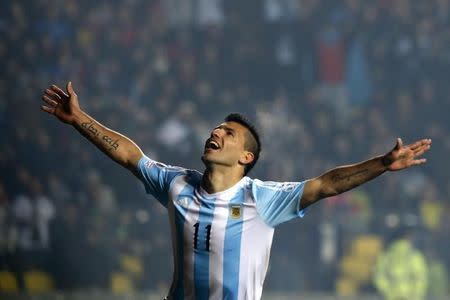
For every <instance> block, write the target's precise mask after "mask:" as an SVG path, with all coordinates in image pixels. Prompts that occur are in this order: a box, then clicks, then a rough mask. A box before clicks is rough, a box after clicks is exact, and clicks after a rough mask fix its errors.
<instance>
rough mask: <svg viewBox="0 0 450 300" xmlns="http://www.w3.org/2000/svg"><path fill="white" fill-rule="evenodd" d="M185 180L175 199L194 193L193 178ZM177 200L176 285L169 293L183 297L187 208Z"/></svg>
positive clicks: (175, 211)
mask: <svg viewBox="0 0 450 300" xmlns="http://www.w3.org/2000/svg"><path fill="white" fill-rule="evenodd" d="M186 181H187V183H188V184H186V186H185V187H184V188H183V190H182V191H181V193H180V194H179V195H178V196H177V200H179V199H181V198H185V197H186V195H192V194H193V193H194V186H195V182H194V180H193V178H191V177H188V178H186ZM186 198H188V199H189V201H188V203H187V205H185V206H186V207H189V204H190V203H191V202H192V200H193V199H192V197H186ZM177 202H178V201H175V202H174V206H175V209H174V216H173V217H174V219H175V227H176V239H177V241H176V247H177V249H176V255H177V257H176V259H177V262H175V263H174V265H175V268H176V267H178V270H176V273H177V275H178V276H177V278H175V282H176V286H175V287H174V290H173V291H171V294H173V299H177V300H178V299H184V284H183V283H184V278H183V275H184V269H183V266H184V262H183V261H184V243H183V231H184V220H185V216H186V214H187V209H186V208H185V207H184V206H182V205H176V203H177Z"/></svg>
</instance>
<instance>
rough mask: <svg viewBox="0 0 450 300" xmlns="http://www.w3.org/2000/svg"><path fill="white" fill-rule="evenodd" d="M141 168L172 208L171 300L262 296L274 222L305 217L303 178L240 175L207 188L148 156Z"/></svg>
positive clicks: (193, 174) (197, 177) (151, 188)
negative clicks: (226, 184) (220, 187)
mask: <svg viewBox="0 0 450 300" xmlns="http://www.w3.org/2000/svg"><path fill="white" fill-rule="evenodd" d="M138 170H139V175H140V177H141V180H142V182H143V183H144V185H145V188H146V191H147V192H148V193H150V194H152V195H153V196H154V197H155V198H156V199H157V200H158V201H159V202H160V203H161V204H162V205H164V207H166V208H167V211H168V214H169V219H170V224H171V234H172V244H173V256H174V264H175V266H174V267H175V269H174V275H173V281H172V286H171V288H170V292H169V297H168V299H176V300H178V299H199V300H203V299H227V300H228V299H260V298H261V293H262V287H263V283H264V278H265V276H266V272H267V267H268V264H269V256H270V248H271V245H272V238H273V232H274V227H275V226H276V225H278V224H280V223H283V222H286V221H289V220H291V219H293V218H295V217H298V216H301V217H303V215H304V210H300V199H301V196H302V193H303V187H304V183H305V182H285V183H280V182H263V181H260V180H257V179H251V178H249V177H243V178H242V179H241V180H240V181H239V182H238V183H237V184H236V185H234V186H233V187H231V188H229V189H227V190H225V191H222V192H219V193H215V194H208V193H207V192H206V191H205V190H204V189H203V188H202V187H201V185H200V183H201V179H202V174H201V173H199V172H197V171H193V170H187V169H183V168H178V167H171V166H167V165H164V164H161V163H158V162H156V161H153V160H151V159H149V158H148V157H147V156H143V157H142V158H141V160H140V161H139V165H138Z"/></svg>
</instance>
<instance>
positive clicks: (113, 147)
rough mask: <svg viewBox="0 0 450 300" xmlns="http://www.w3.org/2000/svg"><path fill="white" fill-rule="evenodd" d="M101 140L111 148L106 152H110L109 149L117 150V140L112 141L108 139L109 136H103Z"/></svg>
mask: <svg viewBox="0 0 450 300" xmlns="http://www.w3.org/2000/svg"><path fill="white" fill-rule="evenodd" d="M102 140H103V141H104V142H105V143H107V144H108V145H110V146H111V148H109V149H108V150H111V149H114V150H117V148H119V143H118V141H119V139H116V140H114V139H112V138H110V137H109V136H107V135H104V136H103V137H102Z"/></svg>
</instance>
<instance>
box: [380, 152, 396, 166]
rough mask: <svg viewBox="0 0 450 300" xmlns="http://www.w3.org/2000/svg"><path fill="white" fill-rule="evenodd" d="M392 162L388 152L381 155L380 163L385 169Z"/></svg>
mask: <svg viewBox="0 0 450 300" xmlns="http://www.w3.org/2000/svg"><path fill="white" fill-rule="evenodd" d="M392 162H393V160H392V157H391V155H390V153H386V154H385V155H383V156H381V164H382V165H383V167H384V168H385V169H386V170H387V169H388V167H389V166H390V165H391V164H392Z"/></svg>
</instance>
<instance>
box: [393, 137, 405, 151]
mask: <svg viewBox="0 0 450 300" xmlns="http://www.w3.org/2000/svg"><path fill="white" fill-rule="evenodd" d="M402 146H403V141H402V139H401V138H397V144H396V145H395V149H400V148H401V147H402Z"/></svg>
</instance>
